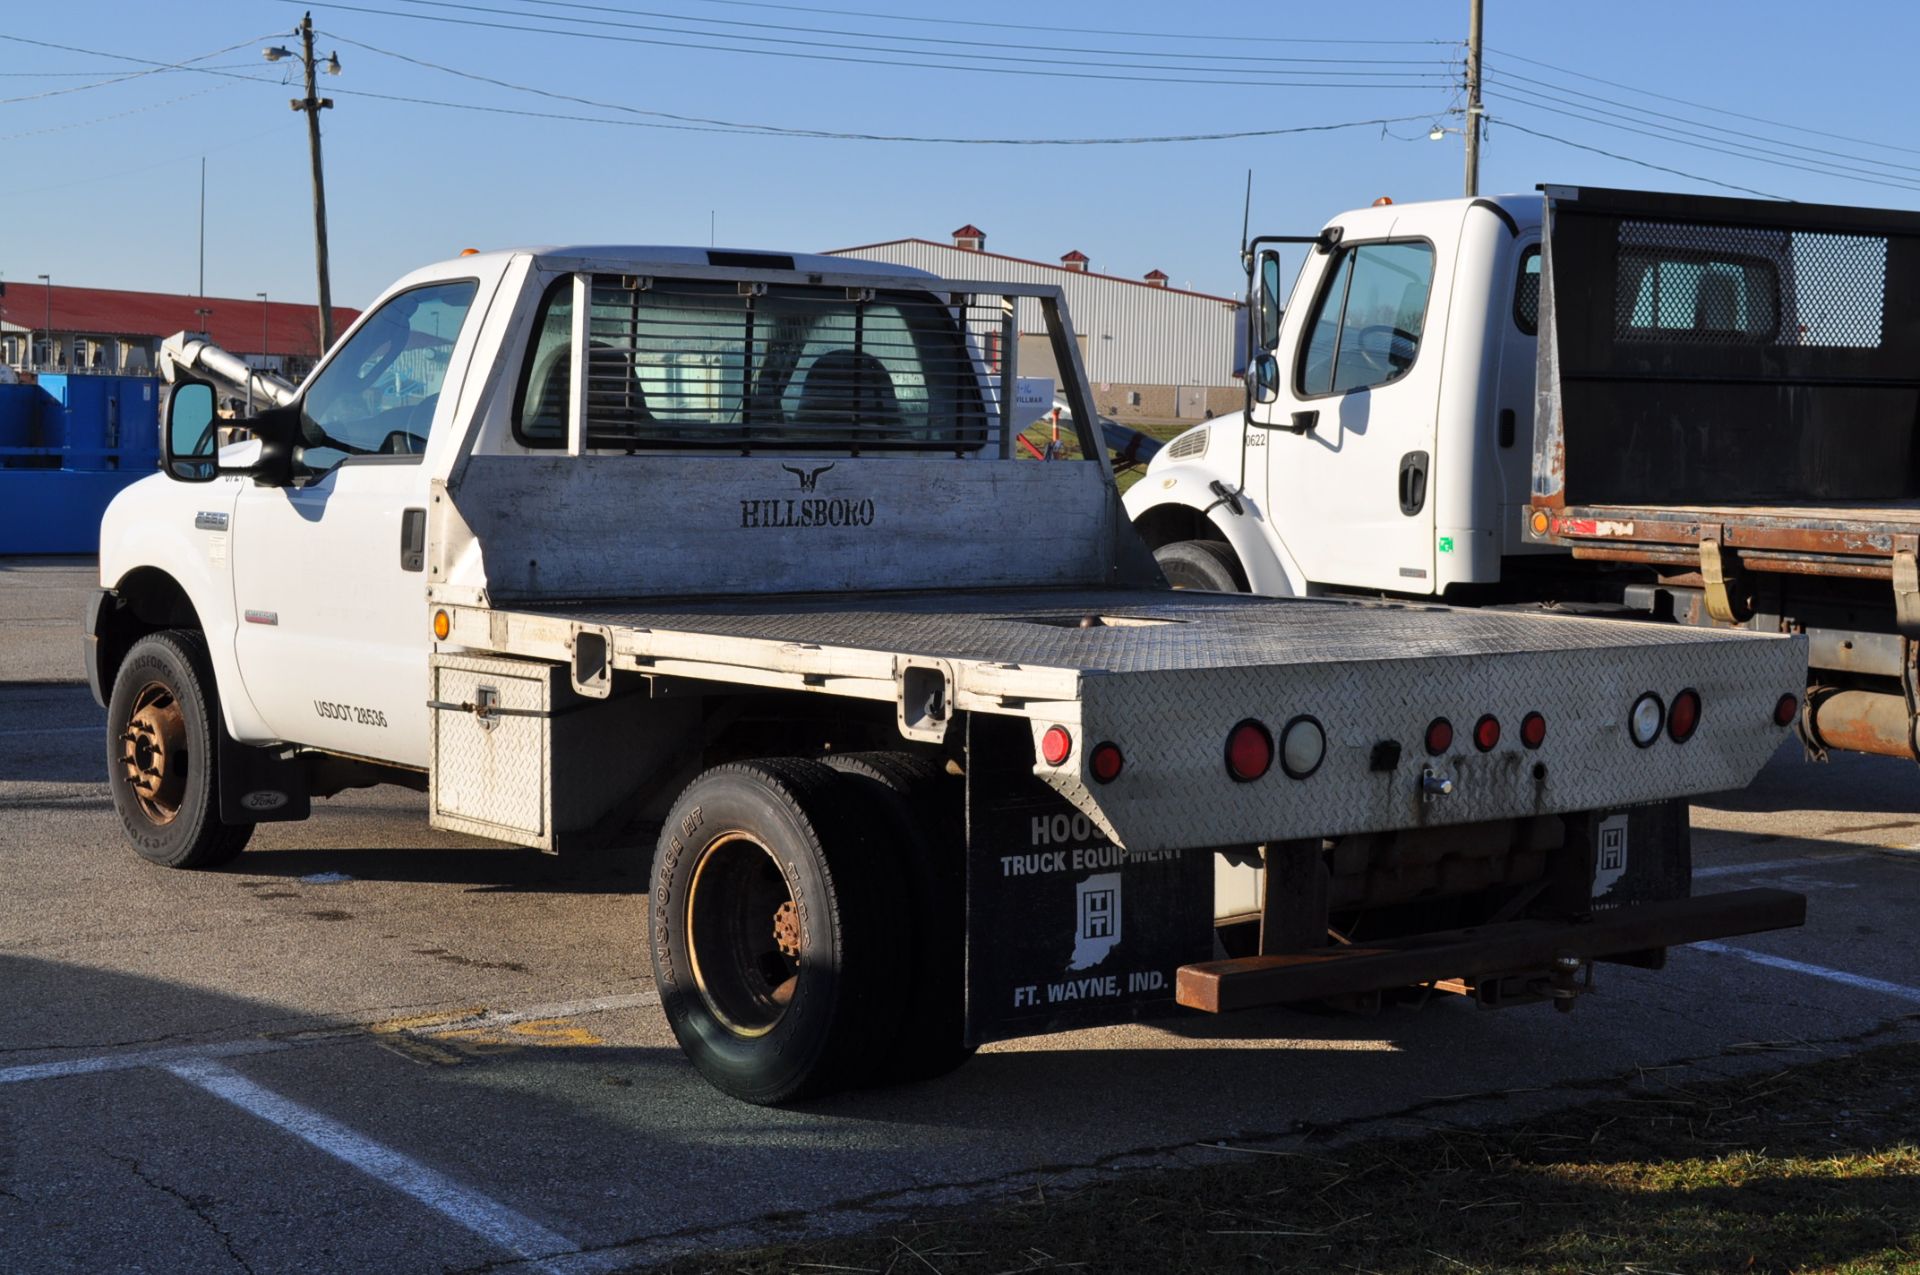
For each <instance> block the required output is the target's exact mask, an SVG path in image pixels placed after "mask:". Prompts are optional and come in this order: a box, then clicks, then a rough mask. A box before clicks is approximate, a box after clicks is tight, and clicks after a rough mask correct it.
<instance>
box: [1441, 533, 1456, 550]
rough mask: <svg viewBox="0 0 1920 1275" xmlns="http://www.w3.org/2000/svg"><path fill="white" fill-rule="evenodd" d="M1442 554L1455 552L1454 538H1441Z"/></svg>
mask: <svg viewBox="0 0 1920 1275" xmlns="http://www.w3.org/2000/svg"><path fill="white" fill-rule="evenodd" d="M1440 552H1441V553H1452V552H1453V537H1452V536H1442V537H1440Z"/></svg>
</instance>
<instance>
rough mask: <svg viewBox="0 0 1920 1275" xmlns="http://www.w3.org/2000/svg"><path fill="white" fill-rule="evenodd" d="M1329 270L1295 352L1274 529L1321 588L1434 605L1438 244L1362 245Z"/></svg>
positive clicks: (1274, 482) (1289, 369) (1286, 363)
mask: <svg viewBox="0 0 1920 1275" xmlns="http://www.w3.org/2000/svg"><path fill="white" fill-rule="evenodd" d="M1323 260H1324V265H1323V266H1322V269H1321V270H1320V274H1319V280H1318V282H1317V286H1316V289H1315V292H1314V294H1313V296H1312V298H1311V300H1310V301H1309V302H1308V303H1307V304H1306V305H1305V306H1296V307H1295V310H1296V311H1297V312H1298V313H1289V314H1288V316H1287V320H1286V326H1287V329H1288V331H1287V334H1286V339H1284V340H1283V341H1282V342H1281V350H1280V353H1281V357H1282V359H1283V363H1282V366H1281V368H1280V386H1279V398H1278V399H1277V400H1276V401H1275V402H1274V403H1273V404H1272V406H1271V407H1270V408H1269V409H1268V410H1269V411H1270V412H1272V416H1271V418H1270V419H1272V420H1273V421H1275V422H1276V423H1277V424H1278V425H1280V426H1282V427H1283V428H1280V429H1276V430H1274V431H1272V433H1271V435H1270V438H1269V440H1268V443H1267V474H1268V489H1269V497H1268V505H1269V517H1270V518H1271V519H1272V521H1273V522H1274V524H1275V526H1276V528H1277V529H1278V531H1279V534H1280V536H1281V538H1282V539H1283V540H1285V542H1286V544H1287V547H1288V549H1289V550H1291V551H1292V553H1293V555H1294V557H1295V559H1296V560H1297V561H1298V562H1299V564H1300V567H1301V569H1302V571H1304V572H1305V574H1306V576H1307V579H1308V580H1310V581H1312V582H1314V583H1316V584H1334V585H1345V586H1348V587H1353V588H1364V589H1387V590H1395V591H1400V592H1410V593H1426V592H1430V591H1431V590H1432V588H1433V565H1434V553H1435V551H1436V545H1435V543H1434V536H1433V526H1434V520H1433V501H1432V499H1431V492H1432V489H1433V456H1434V419H1435V402H1436V395H1437V393H1438V386H1439V378H1440V363H1441V359H1440V350H1439V349H1437V348H1436V349H1434V350H1431V351H1423V348H1422V347H1423V346H1424V345H1425V344H1426V336H1427V329H1428V326H1429V324H1430V323H1431V326H1432V328H1433V329H1434V337H1435V341H1434V344H1435V345H1436V346H1437V345H1438V343H1439V341H1438V338H1439V334H1440V328H1441V325H1440V321H1439V316H1442V315H1444V313H1445V304H1444V299H1441V300H1440V301H1439V302H1438V303H1436V302H1435V298H1434V296H1433V293H1434V290H1435V289H1434V250H1433V245H1432V244H1430V243H1428V242H1427V241H1426V240H1424V239H1420V240H1384V241H1374V242H1367V243H1353V244H1346V245H1343V246H1342V247H1340V248H1338V249H1336V250H1335V251H1334V252H1333V253H1332V254H1330V256H1329V257H1328V258H1325V259H1323ZM1288 426H1291V428H1290V429H1289V428H1285V427H1288ZM1450 547H1451V546H1447V545H1440V546H1438V549H1439V550H1440V551H1442V552H1444V551H1446V550H1448V549H1449V548H1450Z"/></svg>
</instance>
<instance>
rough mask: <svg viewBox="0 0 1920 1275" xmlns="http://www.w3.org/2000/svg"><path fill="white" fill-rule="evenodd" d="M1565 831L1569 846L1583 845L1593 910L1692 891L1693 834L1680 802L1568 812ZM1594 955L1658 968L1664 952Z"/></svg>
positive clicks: (1683, 895)
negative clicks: (1581, 813)
mask: <svg viewBox="0 0 1920 1275" xmlns="http://www.w3.org/2000/svg"><path fill="white" fill-rule="evenodd" d="M1567 834H1568V835H1567V840H1568V843H1569V845H1574V846H1578V845H1584V846H1585V847H1586V849H1587V852H1588V856H1589V859H1588V862H1589V864H1590V869H1589V880H1590V881H1591V882H1592V884H1591V886H1590V887H1589V891H1588V893H1589V897H1590V899H1591V906H1592V909H1593V911H1595V912H1605V911H1608V910H1609V909H1612V908H1625V907H1632V906H1634V905H1635V904H1639V903H1661V902H1665V901H1667V900H1670V899H1684V898H1687V897H1688V896H1689V895H1691V894H1692V893H1693V837H1692V828H1691V826H1690V825H1689V822H1688V812H1687V804H1686V803H1685V802H1681V801H1662V802H1657V803H1655V804H1653V805H1647V806H1631V807H1628V808H1626V809H1623V810H1602V811H1595V812H1593V813H1591V814H1586V815H1580V816H1569V817H1568V820H1567ZM1568 902H1569V903H1571V902H1572V901H1571V900H1569V901H1568ZM1569 910H1578V909H1577V908H1571V907H1570V908H1569ZM1597 959H1599V960H1603V961H1608V962H1610V963H1613V964H1616V965H1633V966H1637V967H1639V968H1641V969H1660V968H1661V967H1663V966H1664V965H1665V964H1666V963H1667V950H1666V949H1665V948H1664V947H1659V948H1649V949H1646V950H1644V951H1637V952H1616V953H1611V954H1609V955H1606V956H1601V957H1598V958H1597Z"/></svg>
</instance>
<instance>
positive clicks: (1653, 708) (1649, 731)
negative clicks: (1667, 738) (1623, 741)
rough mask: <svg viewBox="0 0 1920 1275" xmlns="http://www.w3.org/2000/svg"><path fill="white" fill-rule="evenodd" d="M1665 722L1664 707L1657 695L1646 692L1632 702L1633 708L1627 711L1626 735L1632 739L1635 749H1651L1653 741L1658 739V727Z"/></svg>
mask: <svg viewBox="0 0 1920 1275" xmlns="http://www.w3.org/2000/svg"><path fill="white" fill-rule="evenodd" d="M1666 720H1667V709H1666V705H1664V704H1662V703H1661V702H1660V697H1659V696H1658V695H1655V694H1654V693H1653V692H1652V691H1648V692H1647V693H1646V694H1644V695H1642V696H1641V697H1640V698H1639V699H1637V700H1635V701H1633V707H1632V708H1631V709H1629V710H1628V711H1627V733H1628V734H1629V735H1631V736H1632V737H1633V742H1634V745H1635V747H1638V748H1651V747H1653V741H1654V740H1656V739H1658V738H1660V727H1661V726H1663V725H1664V724H1665V723H1666Z"/></svg>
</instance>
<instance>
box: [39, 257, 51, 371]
mask: <svg viewBox="0 0 1920 1275" xmlns="http://www.w3.org/2000/svg"><path fill="white" fill-rule="evenodd" d="M37 277H38V278H39V280H40V282H41V283H44V284H46V285H47V344H46V355H45V357H44V358H42V359H41V360H40V366H41V367H42V368H45V367H46V366H47V364H48V363H51V362H52V361H53V276H52V275H44V274H43V275H39V276H37Z"/></svg>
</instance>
